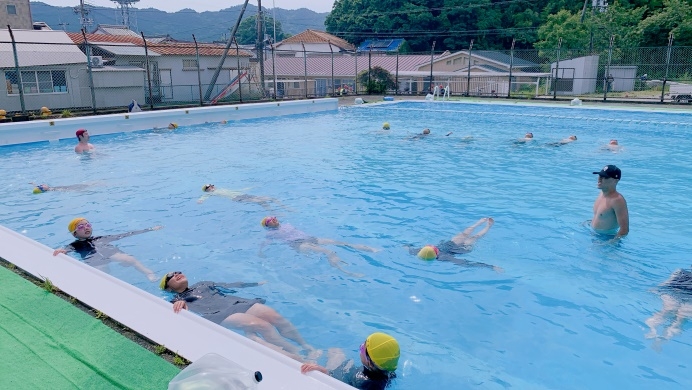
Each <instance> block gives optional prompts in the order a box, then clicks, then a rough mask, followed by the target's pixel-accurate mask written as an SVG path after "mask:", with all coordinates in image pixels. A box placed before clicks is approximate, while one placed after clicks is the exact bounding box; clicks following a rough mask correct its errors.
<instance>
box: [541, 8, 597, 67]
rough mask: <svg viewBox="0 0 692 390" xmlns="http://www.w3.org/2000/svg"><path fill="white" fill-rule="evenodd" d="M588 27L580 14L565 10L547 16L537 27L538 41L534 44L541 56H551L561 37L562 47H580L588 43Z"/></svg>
mask: <svg viewBox="0 0 692 390" xmlns="http://www.w3.org/2000/svg"><path fill="white" fill-rule="evenodd" d="M589 37H590V33H589V29H588V27H587V26H586V25H585V24H584V23H582V22H581V15H579V14H574V13H572V12H570V11H567V10H562V11H559V12H558V13H556V14H553V15H550V16H548V20H547V21H546V22H545V23H544V24H543V25H541V27H540V28H539V29H538V42H536V44H535V45H534V46H535V47H536V48H537V49H539V52H540V53H541V56H544V57H548V58H550V57H551V55H552V54H551V53H552V52H553V51H554V50H555V49H557V46H558V42H559V40H560V38H562V48H564V49H581V48H584V47H586V46H588V44H589Z"/></svg>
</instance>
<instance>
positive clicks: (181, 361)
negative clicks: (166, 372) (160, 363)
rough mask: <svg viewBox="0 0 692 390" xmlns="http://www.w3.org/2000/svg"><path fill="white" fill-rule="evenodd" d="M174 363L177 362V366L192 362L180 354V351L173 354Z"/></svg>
mask: <svg viewBox="0 0 692 390" xmlns="http://www.w3.org/2000/svg"><path fill="white" fill-rule="evenodd" d="M173 364H175V365H176V366H187V365H188V364H190V361H189V360H187V359H185V358H184V357H182V356H180V355H178V353H177V352H176V353H175V356H173Z"/></svg>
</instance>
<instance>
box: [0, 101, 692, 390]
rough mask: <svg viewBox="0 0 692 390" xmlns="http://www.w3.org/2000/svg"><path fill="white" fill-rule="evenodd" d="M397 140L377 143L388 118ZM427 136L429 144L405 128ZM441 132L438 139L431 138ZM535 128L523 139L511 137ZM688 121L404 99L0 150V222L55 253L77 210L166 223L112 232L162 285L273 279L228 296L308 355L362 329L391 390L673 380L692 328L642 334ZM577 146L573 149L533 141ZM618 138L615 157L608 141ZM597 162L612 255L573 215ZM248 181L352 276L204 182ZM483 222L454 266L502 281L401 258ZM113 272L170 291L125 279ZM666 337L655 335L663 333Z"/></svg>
mask: <svg viewBox="0 0 692 390" xmlns="http://www.w3.org/2000/svg"><path fill="white" fill-rule="evenodd" d="M385 121H386V122H389V123H390V125H391V130H390V131H387V132H385V131H381V130H380V128H381V126H382V123H383V122H385ZM423 128H430V129H431V131H432V134H431V135H430V136H428V137H427V138H425V139H420V140H410V139H408V138H409V137H411V136H413V135H414V134H416V133H419V132H421V131H422V129H423ZM450 131H452V132H453V133H452V134H451V135H449V136H444V134H446V133H448V132H450ZM528 131H531V132H533V133H534V136H535V139H536V140H535V141H534V142H533V143H531V144H526V145H517V144H515V143H514V142H513V141H514V140H516V139H517V138H520V137H522V136H523V135H524V133H526V132H528ZM690 131H692V116H691V115H690V114H686V113H663V112H651V111H624V110H598V109H586V108H581V107H528V106H522V105H497V104H493V105H481V104H455V103H439V102H436V103H429V102H426V103H422V102H402V103H396V104H388V105H378V106H368V107H353V108H347V109H341V110H338V111H334V112H329V113H320V114H309V115H294V116H290V117H280V118H275V119H256V120H244V121H237V122H229V123H228V124H226V125H221V124H207V125H199V126H189V127H181V128H179V129H177V130H176V131H173V132H167V131H166V132H156V131H142V132H135V133H130V134H116V135H110V136H97V137H92V143H93V144H95V145H96V147H97V152H96V153H95V154H93V155H91V156H77V155H75V154H74V152H73V146H74V142H73V141H71V140H63V141H60V142H54V143H48V142H46V143H35V144H29V145H18V146H8V147H3V148H0V166H2V172H3V174H2V175H1V176H0V199H1V200H0V205H1V206H0V223H1V224H3V225H5V226H7V227H9V228H11V229H14V230H16V231H19V232H23V233H24V234H26V235H27V236H28V237H31V238H33V239H35V240H37V241H39V242H42V243H44V244H46V245H48V246H51V247H58V246H61V245H65V244H67V243H69V242H70V241H71V238H72V237H71V235H70V234H69V233H68V231H67V224H68V222H69V221H70V219H72V218H73V217H75V216H84V217H86V218H88V219H89V220H90V221H91V222H92V224H93V228H94V234H95V235H102V234H115V233H120V232H125V231H129V230H136V229H142V228H146V227H150V226H154V225H159V224H161V225H164V229H163V230H160V231H154V232H149V233H146V234H142V235H138V236H134V237H130V238H126V239H123V240H121V241H119V242H116V245H117V246H118V247H119V248H121V249H122V250H123V251H125V252H127V253H130V254H132V255H134V256H136V257H137V258H138V259H140V260H141V261H142V262H143V263H144V264H145V265H147V266H148V267H149V268H152V269H153V270H154V271H155V272H156V273H157V274H159V275H162V274H164V273H166V272H168V271H171V270H181V271H184V272H186V273H187V274H188V276H189V278H190V280H191V282H195V281H200V280H214V281H226V282H233V281H246V282H252V281H262V280H264V281H267V283H266V284H264V285H262V286H260V287H254V288H247V289H243V290H241V291H240V292H239V294H238V295H241V296H247V297H265V298H266V299H267V303H268V304H269V305H270V306H272V307H274V308H275V309H277V310H278V311H279V312H280V313H281V314H283V315H284V316H285V317H287V318H288V319H290V320H291V321H292V322H293V323H294V324H295V325H296V326H297V327H298V328H299V330H300V331H301V333H302V334H303V335H304V336H305V337H306V339H307V340H308V342H309V343H311V344H313V345H315V346H317V347H320V348H328V347H340V348H343V349H344V350H345V351H346V353H347V355H348V356H349V357H351V358H357V356H358V347H359V345H360V344H361V342H362V341H363V340H364V339H365V337H366V336H367V335H368V334H370V333H372V332H374V331H384V332H387V333H390V334H392V335H393V336H395V337H396V338H397V339H398V340H399V343H400V345H401V349H402V354H401V360H400V362H399V368H398V370H397V375H398V379H397V380H396V381H395V384H394V385H393V386H392V387H391V388H392V389H395V390H403V389H407V390H408V389H425V388H431V387H433V386H435V387H437V388H444V389H467V388H483V389H501V388H509V387H512V388H520V389H585V388H588V389H611V388H613V387H615V386H618V387H621V388H626V389H652V388H666V389H677V388H680V389H683V388H685V389H687V388H690V386H692V377H691V376H690V375H689V372H690V367H689V366H690V363H689V361H690V360H689V358H688V356H690V354H692V329H691V328H690V326H689V324H688V325H687V326H684V327H683V332H682V333H681V334H680V335H678V336H676V337H674V338H672V339H671V340H668V341H664V340H660V339H659V340H649V339H646V338H645V337H644V335H645V334H646V333H647V332H648V327H647V326H646V325H645V324H644V320H646V318H648V317H649V316H651V315H652V314H653V313H654V312H656V311H657V310H659V309H660V308H661V300H660V298H659V296H658V295H657V294H656V293H655V292H653V291H652V289H654V288H655V287H656V285H658V284H659V283H661V282H663V281H664V280H665V279H666V278H667V277H668V276H669V275H670V273H671V272H672V271H673V270H675V269H676V268H680V267H689V266H690V264H691V263H692V259H691V258H690V256H689V253H690V249H691V245H690V243H689V242H690V240H689V237H690V236H691V235H692V225H690V224H689V223H688V220H687V219H688V216H689V215H692V206H691V205H690V202H689V201H688V199H689V188H690V186H691V185H692V172H691V171H690V169H689V167H691V166H692V153H690V152H692V140H691V139H690V137H689V133H690ZM571 134H575V135H577V137H578V140H577V141H576V142H574V143H571V144H568V145H564V146H561V147H551V146H546V144H547V143H549V142H554V141H559V140H560V139H563V138H565V137H567V136H569V135H571ZM611 138H616V139H618V140H619V141H620V144H621V145H622V146H623V149H622V150H621V151H619V152H617V153H614V152H612V151H609V150H605V149H604V148H603V145H605V144H607V143H608V141H609V140H610V139H611ZM606 164H615V165H617V166H619V167H620V168H621V169H622V180H621V182H620V184H619V185H618V190H619V191H620V192H622V194H623V195H624V196H625V198H626V199H627V202H628V205H629V212H630V234H629V236H628V237H626V238H625V239H624V240H622V241H621V242H620V243H618V244H611V243H608V242H607V241H605V240H604V239H603V238H601V237H599V236H596V235H594V234H592V233H591V232H590V230H589V229H588V227H587V226H588V224H585V222H586V221H587V220H589V219H590V218H591V216H592V206H593V201H594V199H595V198H596V196H597V195H598V189H597V188H596V175H593V174H592V172H593V171H598V170H600V169H601V168H602V167H603V166H604V165H606ZM31 181H34V182H45V183H48V184H50V185H69V184H78V183H87V184H91V186H90V187H89V188H88V189H87V190H85V191H82V192H48V193H44V194H39V195H33V194H31V189H32V186H31V185H29V184H27V183H28V182H31ZM205 183H213V184H215V185H216V186H217V188H228V189H240V188H246V187H252V188H251V189H250V190H248V193H250V194H253V195H261V196H269V197H273V198H276V199H279V200H281V202H282V203H283V204H284V205H285V206H286V207H285V208H279V209H277V210H275V211H273V212H271V214H276V215H278V217H279V219H280V220H281V221H282V222H285V223H290V224H292V225H293V226H295V227H297V228H299V229H301V230H303V231H305V232H307V233H309V234H311V235H314V236H318V237H324V238H332V239H337V240H342V241H347V242H351V243H357V244H364V245H369V246H372V247H377V248H380V249H382V250H381V251H379V252H377V253H367V252H359V251H356V250H353V249H348V248H336V249H335V250H336V252H337V253H338V254H339V256H340V257H341V258H342V259H344V260H345V261H346V262H347V263H348V264H345V265H344V269H346V270H348V271H352V272H358V273H362V274H364V276H363V277H362V278H357V277H352V276H348V275H346V274H344V273H342V272H340V271H339V270H337V269H335V268H333V267H331V266H330V265H329V263H328V262H327V259H326V258H325V257H324V256H318V255H314V254H312V255H310V254H308V255H305V254H299V253H297V252H295V251H294V250H292V249H291V248H290V247H288V246H287V245H285V244H281V243H273V244H270V245H269V246H267V247H266V248H265V249H264V257H263V256H260V255H259V254H258V250H259V248H260V246H261V245H262V244H263V243H264V242H265V235H266V232H265V231H264V229H263V228H262V226H260V221H261V219H262V217H264V216H265V215H267V214H268V213H269V212H266V211H265V210H263V209H262V208H261V207H260V206H258V205H256V204H246V203H238V202H232V201H230V200H229V199H225V198H222V197H211V198H209V199H207V200H206V201H205V202H204V203H202V204H198V203H197V202H196V201H197V199H198V198H199V197H200V196H201V195H202V191H201V187H202V185H203V184H205ZM481 217H493V218H494V219H495V225H494V226H493V227H492V229H490V231H489V233H488V234H487V235H486V236H485V237H483V238H482V239H480V240H479V241H478V243H477V245H476V246H475V249H474V250H473V251H472V252H471V253H469V254H466V255H464V256H460V257H462V258H464V259H467V260H470V261H478V262H484V263H489V264H493V265H497V266H499V267H502V268H503V269H504V273H496V272H493V271H492V270H488V269H477V268H464V267H460V266H457V265H454V264H450V263H444V262H437V261H432V262H426V261H422V260H419V259H418V258H416V257H415V256H411V255H409V253H408V251H407V249H406V248H405V247H404V246H405V245H407V244H413V245H418V246H422V245H424V244H428V243H433V244H434V243H437V242H439V241H440V240H446V239H450V238H451V237H452V236H453V235H455V234H456V233H458V232H459V231H461V230H463V229H464V228H465V227H466V226H468V225H470V224H472V223H473V222H475V221H476V220H478V219H479V218H481ZM110 272H111V273H112V274H113V275H115V276H117V277H119V278H121V279H123V280H126V281H128V282H130V283H132V284H133V285H135V286H138V287H140V288H142V289H144V290H146V291H149V292H151V293H152V294H155V295H159V296H161V297H162V298H163V297H166V296H165V294H163V293H161V292H160V291H158V289H157V286H156V285H155V283H150V282H148V281H147V280H146V278H145V277H144V276H143V275H142V274H140V273H138V272H136V271H135V270H134V269H132V268H124V267H120V266H118V265H111V266H110ZM659 333H662V332H661V330H660V329H659Z"/></svg>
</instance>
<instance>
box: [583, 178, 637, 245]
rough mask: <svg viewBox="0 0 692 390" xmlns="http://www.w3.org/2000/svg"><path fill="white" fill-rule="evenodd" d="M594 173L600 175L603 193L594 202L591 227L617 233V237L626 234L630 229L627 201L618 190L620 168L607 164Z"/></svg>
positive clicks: (612, 233)
mask: <svg viewBox="0 0 692 390" xmlns="http://www.w3.org/2000/svg"><path fill="white" fill-rule="evenodd" d="M594 175H598V189H600V190H601V193H600V194H599V195H598V198H596V201H595V202H594V204H593V219H592V220H591V227H592V228H593V230H594V231H596V232H597V233H601V234H606V235H615V238H620V237H624V236H626V235H627V233H629V231H630V217H629V212H628V210H627V202H626V201H625V197H623V196H622V194H620V193H619V192H617V190H616V187H617V185H618V183H619V182H620V178H621V177H622V172H621V171H620V168H618V167H616V166H615V165H606V166H605V167H603V169H601V170H600V171H598V172H594Z"/></svg>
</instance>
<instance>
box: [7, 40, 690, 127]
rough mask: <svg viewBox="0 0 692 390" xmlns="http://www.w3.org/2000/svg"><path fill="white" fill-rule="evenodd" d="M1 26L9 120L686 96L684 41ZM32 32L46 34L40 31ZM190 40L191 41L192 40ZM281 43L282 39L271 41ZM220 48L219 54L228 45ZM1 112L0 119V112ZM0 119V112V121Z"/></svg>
mask: <svg viewBox="0 0 692 390" xmlns="http://www.w3.org/2000/svg"><path fill="white" fill-rule="evenodd" d="M2 33H4V32H2V31H0V71H2V73H3V74H4V78H5V82H6V86H5V91H4V93H2V92H0V114H1V113H2V111H1V110H4V111H6V112H12V113H19V114H21V115H18V116H17V118H18V120H21V118H22V117H26V116H29V115H31V114H34V115H40V109H41V107H47V108H49V109H51V110H52V111H53V113H51V114H44V115H57V114H64V116H68V115H70V112H71V111H92V112H109V111H113V110H117V111H122V110H124V109H125V108H126V107H128V106H132V103H133V101H136V102H137V103H138V105H139V106H140V107H141V108H142V109H145V110H146V109H156V108H162V107H173V106H194V105H197V106H202V105H211V104H221V103H225V102H246V101H260V100H269V99H301V98H315V97H325V96H344V95H361V94H388V95H427V94H433V95H439V96H440V97H441V98H447V97H448V98H454V97H458V96H483V97H497V98H532V99H573V98H575V97H579V98H580V99H583V100H610V101H641V102H651V103H679V104H684V103H689V102H692V47H680V46H674V45H672V42H671V44H670V45H669V46H667V47H651V48H625V47H617V46H615V45H612V44H611V45H610V46H609V47H607V48H599V49H593V48H592V49H584V50H565V49H561V48H559V47H558V48H554V49H552V50H479V49H477V48H473V46H471V47H470V48H468V49H463V50H458V51H454V52H449V51H445V52H434V51H432V50H431V51H430V52H423V53H398V52H378V51H376V50H373V49H372V48H370V49H369V50H364V51H355V52H353V51H351V52H347V51H340V52H336V51H334V49H333V46H332V45H328V46H327V47H328V49H326V50H322V49H315V45H312V46H311V48H312V50H306V49H305V45H304V44H303V45H302V49H301V50H281V49H274V48H273V47H271V46H267V47H266V48H265V49H264V50H263V51H262V52H261V56H262V58H261V61H260V58H258V55H257V52H255V51H253V49H243V48H241V47H239V46H238V45H236V44H231V45H228V47H226V46H227V45H224V44H209V43H199V44H198V43H197V42H196V41H194V42H187V43H186V42H177V41H165V40H157V39H152V38H144V37H137V36H126V37H118V36H109V35H98V34H84V33H64V32H62V31H51V32H50V34H47V35H45V36H42V37H41V40H38V39H36V35H31V34H29V33H35V32H31V31H27V30H18V31H16V32H14V34H13V33H12V31H9V30H8V32H7V33H5V35H2ZM40 33H46V32H45V31H41V32H40ZM193 38H194V37H193ZM279 47H280V46H279ZM226 49H228V50H226ZM0 116H1V115H0ZM0 120H2V118H0Z"/></svg>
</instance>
